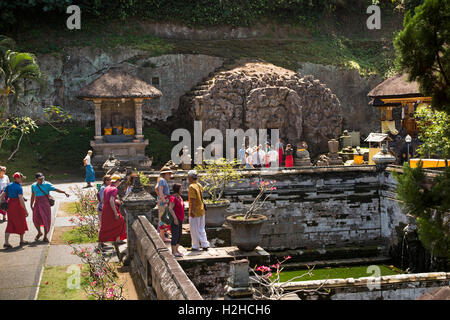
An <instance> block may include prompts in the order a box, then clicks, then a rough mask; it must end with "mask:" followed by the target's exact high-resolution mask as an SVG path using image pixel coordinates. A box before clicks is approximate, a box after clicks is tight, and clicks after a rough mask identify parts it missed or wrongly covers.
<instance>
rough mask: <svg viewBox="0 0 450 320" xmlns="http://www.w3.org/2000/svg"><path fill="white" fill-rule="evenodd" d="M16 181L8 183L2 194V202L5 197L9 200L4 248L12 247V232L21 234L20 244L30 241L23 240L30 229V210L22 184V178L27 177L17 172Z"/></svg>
mask: <svg viewBox="0 0 450 320" xmlns="http://www.w3.org/2000/svg"><path fill="white" fill-rule="evenodd" d="M13 178H14V182H11V183H10V184H8V186H7V187H6V188H5V191H4V192H3V193H2V195H1V196H0V202H2V201H4V199H5V198H7V199H8V200H7V201H8V210H7V211H8V224H7V225H6V230H5V243H4V245H3V248H5V249H8V248H12V246H11V244H10V243H9V236H10V235H11V233H14V234H18V235H19V236H20V245H21V246H23V245H26V244H28V241H24V240H23V235H24V234H25V232H26V231H28V225H27V217H28V211H27V209H26V207H25V200H24V198H23V189H22V186H21V183H22V180H24V179H25V178H26V177H25V176H24V175H23V174H22V173H21V172H16V173H14V175H13Z"/></svg>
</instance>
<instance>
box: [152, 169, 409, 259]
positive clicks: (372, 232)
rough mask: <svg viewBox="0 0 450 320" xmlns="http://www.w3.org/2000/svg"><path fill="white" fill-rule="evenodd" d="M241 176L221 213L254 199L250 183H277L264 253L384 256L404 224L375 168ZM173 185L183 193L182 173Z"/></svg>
mask: <svg viewBox="0 0 450 320" xmlns="http://www.w3.org/2000/svg"><path fill="white" fill-rule="evenodd" d="M244 175H245V176H244V178H243V179H242V182H241V183H235V184H234V186H228V187H227V189H226V191H225V196H226V197H227V198H228V199H230V200H231V205H230V207H229V208H228V210H227V213H226V215H232V214H238V213H242V212H243V210H244V206H246V205H249V204H250V203H251V202H252V201H253V199H254V197H255V196H256V194H257V193H258V190H257V188H256V187H255V186H252V185H251V183H252V182H258V181H260V180H261V179H263V180H276V187H277V190H276V191H274V193H273V196H272V197H271V199H270V201H269V200H268V201H267V202H266V204H265V205H264V208H263V209H262V210H261V213H263V214H265V215H266V216H267V217H268V220H267V222H266V223H265V224H264V226H263V228H262V230H261V233H262V241H261V244H260V245H261V247H263V248H264V249H266V250H269V251H274V250H286V249H299V250H300V251H302V250H305V251H308V250H314V249H319V250H321V249H324V250H328V249H332V248H340V247H343V246H345V247H358V246H363V247H372V248H373V247H375V248H377V247H379V248H381V252H380V253H384V254H387V253H388V251H389V248H390V247H391V246H392V245H396V244H397V241H398V237H397V234H396V228H398V227H399V225H401V224H402V223H405V222H406V217H405V215H404V214H403V212H402V210H401V208H400V205H399V203H398V201H396V200H395V195H394V193H393V192H394V188H395V180H394V179H393V177H392V175H391V173H390V172H389V171H385V172H381V173H380V172H377V171H376V169H375V167H374V166H358V167H343V166H341V167H322V168H302V169H293V170H283V171H281V172H270V171H265V172H263V173H261V172H260V171H258V170H254V171H253V170H251V171H245V173H244ZM151 178H152V179H155V180H156V175H155V176H151ZM175 182H181V183H182V184H184V190H186V189H187V180H186V175H185V173H184V174H175V175H174V178H173V180H172V181H170V184H172V183H175ZM151 188H152V187H151ZM151 188H150V189H151ZM403 226H404V225H403Z"/></svg>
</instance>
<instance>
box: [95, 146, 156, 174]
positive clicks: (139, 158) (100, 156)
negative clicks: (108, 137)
mask: <svg viewBox="0 0 450 320" xmlns="http://www.w3.org/2000/svg"><path fill="white" fill-rule="evenodd" d="M147 145H148V140H145V141H140V140H137V141H133V142H105V141H103V140H93V141H91V146H92V149H93V151H94V158H93V160H92V161H93V164H94V165H96V166H101V165H103V163H105V161H106V160H108V159H109V155H110V154H111V153H112V154H114V156H115V157H116V158H117V159H118V160H120V162H121V164H122V165H124V166H132V167H135V168H137V169H144V168H146V167H150V166H151V159H150V158H149V157H147V156H146V155H145V147H146V146H147Z"/></svg>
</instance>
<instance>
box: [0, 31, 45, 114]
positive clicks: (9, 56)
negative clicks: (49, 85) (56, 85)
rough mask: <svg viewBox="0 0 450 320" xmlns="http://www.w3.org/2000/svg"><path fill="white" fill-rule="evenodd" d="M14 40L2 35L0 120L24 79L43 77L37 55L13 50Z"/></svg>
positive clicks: (0, 50) (0, 45) (39, 78)
mask: <svg viewBox="0 0 450 320" xmlns="http://www.w3.org/2000/svg"><path fill="white" fill-rule="evenodd" d="M11 48H14V41H13V40H12V39H10V38H7V37H4V36H1V37H0V79H1V83H2V85H1V86H0V97H1V101H0V120H2V119H4V117H5V115H6V110H7V107H8V97H9V96H10V95H11V94H13V95H15V96H17V95H18V94H19V93H20V91H21V89H22V84H23V81H24V80H37V81H40V80H41V79H42V75H41V71H40V69H39V65H38V63H37V61H36V57H35V56H34V54H32V53H28V52H17V51H13V50H12V49H11Z"/></svg>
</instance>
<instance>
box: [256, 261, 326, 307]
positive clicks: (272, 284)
mask: <svg viewBox="0 0 450 320" xmlns="http://www.w3.org/2000/svg"><path fill="white" fill-rule="evenodd" d="M289 259H291V256H285V257H284V259H283V260H282V261H281V262H280V261H277V263H275V264H273V265H271V266H270V267H269V266H256V267H255V268H254V269H252V273H253V276H250V280H251V282H252V287H253V298H254V299H256V300H280V299H282V298H284V297H285V296H286V295H288V294H295V293H299V292H301V293H303V294H307V293H313V292H319V293H322V292H325V293H328V291H326V290H323V289H322V287H323V285H324V284H325V282H323V283H322V284H321V285H320V286H319V287H318V288H317V289H312V290H306V289H300V290H295V291H287V292H286V291H285V287H286V286H287V285H288V284H289V283H291V282H294V281H298V280H299V279H301V278H304V277H306V276H309V277H312V271H313V270H314V267H310V266H307V267H308V271H306V272H305V273H304V274H301V275H299V276H296V277H293V278H291V279H289V280H288V281H284V282H282V281H281V277H280V274H281V272H282V271H283V267H282V266H281V265H282V264H283V263H285V262H286V261H288V260H289Z"/></svg>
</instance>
